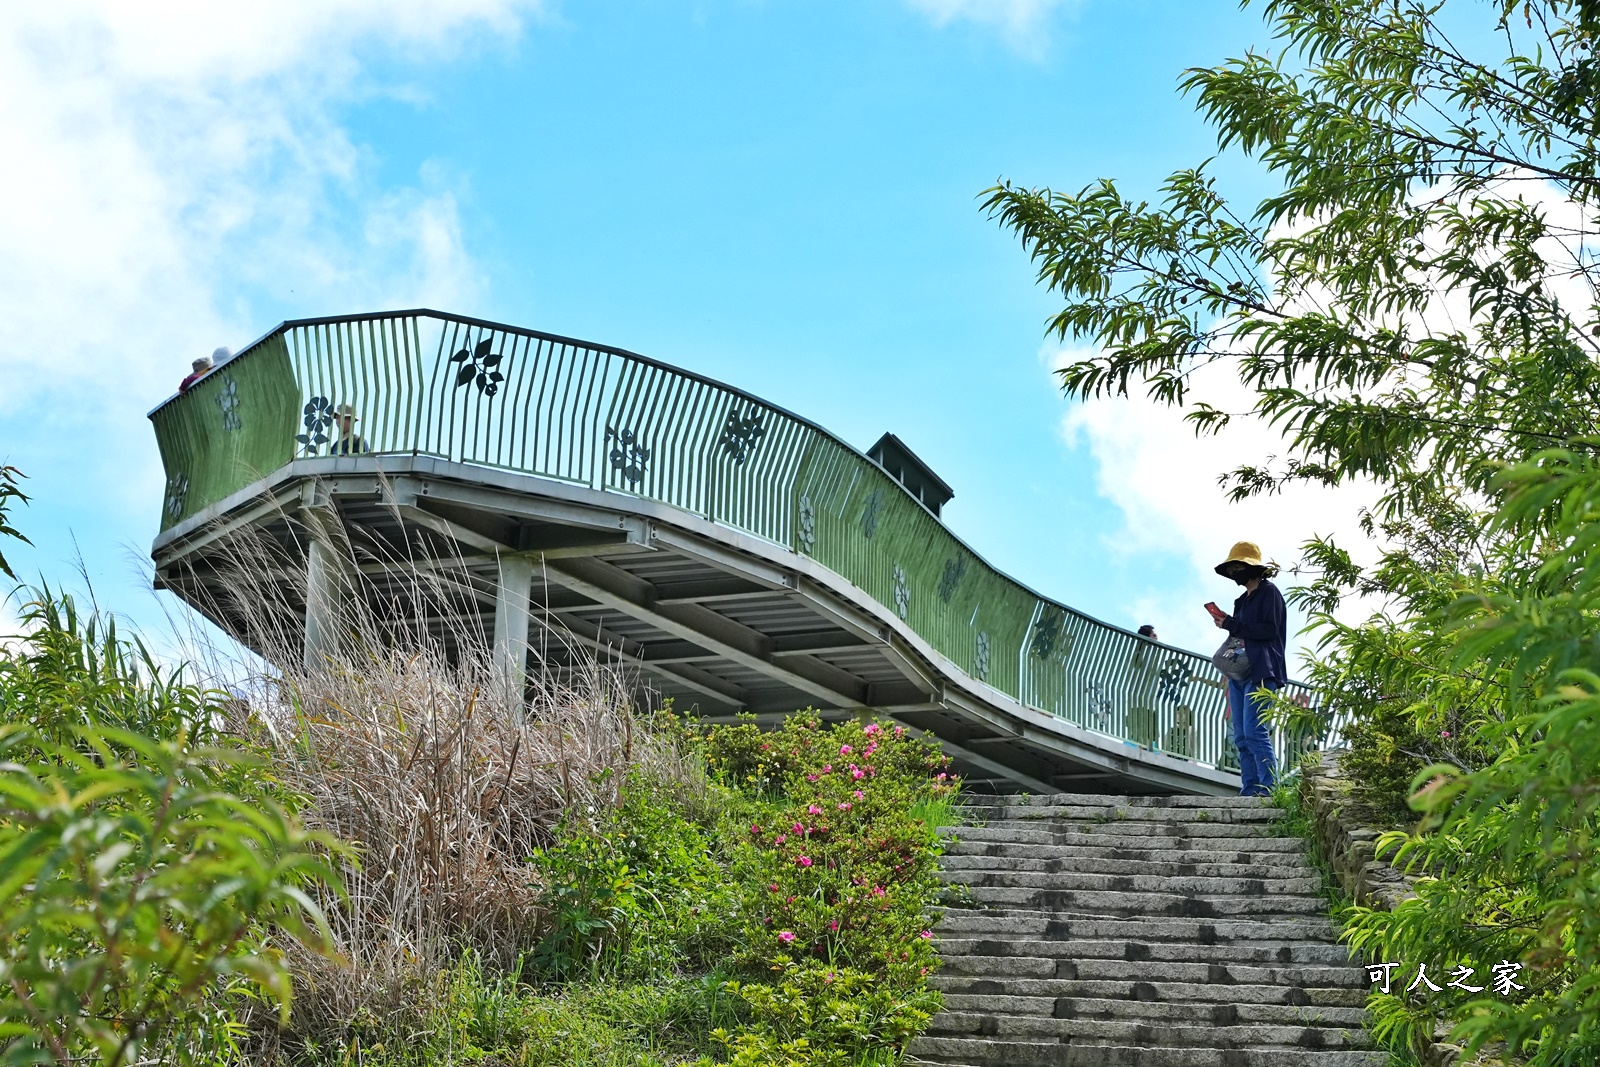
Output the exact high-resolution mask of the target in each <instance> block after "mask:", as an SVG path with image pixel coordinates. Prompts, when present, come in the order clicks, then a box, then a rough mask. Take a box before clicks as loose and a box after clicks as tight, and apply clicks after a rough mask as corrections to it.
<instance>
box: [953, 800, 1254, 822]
mask: <svg viewBox="0 0 1600 1067" xmlns="http://www.w3.org/2000/svg"><path fill="white" fill-rule="evenodd" d="M960 814H961V815H962V816H964V817H965V818H966V820H967V821H969V822H980V821H981V822H993V821H995V820H1008V821H1009V820H1015V821H1021V822H1028V821H1032V820H1035V819H1083V820H1090V821H1095V822H1128V823H1140V822H1161V823H1171V822H1183V823H1191V822H1199V823H1205V822H1220V823H1277V822H1282V821H1283V812H1282V811H1280V810H1278V809H1277V808H1273V807H1248V808H1247V807H1220V806H1207V807H1203V808H1202V807H1186V808H1165V807H1163V808H1156V807H1142V806H1137V805H1130V804H1076V803H1067V804H1031V805H1024V804H968V805H966V806H965V807H963V808H961V809H960Z"/></svg>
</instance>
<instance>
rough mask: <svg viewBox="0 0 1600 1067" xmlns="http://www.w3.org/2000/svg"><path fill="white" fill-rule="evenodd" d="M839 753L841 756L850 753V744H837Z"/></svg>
mask: <svg viewBox="0 0 1600 1067" xmlns="http://www.w3.org/2000/svg"><path fill="white" fill-rule="evenodd" d="M839 755H841V756H848V755H850V746H849V745H840V746H839Z"/></svg>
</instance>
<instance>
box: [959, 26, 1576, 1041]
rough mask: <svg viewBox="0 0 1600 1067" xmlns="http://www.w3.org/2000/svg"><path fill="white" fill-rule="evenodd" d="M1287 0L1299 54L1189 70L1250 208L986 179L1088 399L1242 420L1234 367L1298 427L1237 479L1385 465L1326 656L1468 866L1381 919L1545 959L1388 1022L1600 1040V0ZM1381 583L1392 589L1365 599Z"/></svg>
mask: <svg viewBox="0 0 1600 1067" xmlns="http://www.w3.org/2000/svg"><path fill="white" fill-rule="evenodd" d="M1259 6H1260V8H1261V10H1262V12H1263V14H1264V16H1265V18H1266V21H1267V24H1268V26H1269V28H1270V30H1271V34H1272V37H1273V39H1274V41H1275V45H1274V50H1273V51H1270V52H1260V51H1254V50H1252V51H1248V52H1246V53H1245V54H1244V55H1243V56H1242V57H1240V58H1236V59H1232V60H1229V61H1227V62H1225V63H1222V64H1221V65H1219V66H1216V67H1213V68H1206V69H1201V70H1192V71H1189V72H1188V73H1187V74H1186V75H1185V76H1184V78H1183V86H1184V88H1185V89H1186V90H1187V91H1189V92H1190V93H1191V94H1193V96H1194V98H1195V99H1196V101H1197V103H1198V108H1199V110H1200V112H1201V113H1202V114H1203V115H1204V117H1205V118H1206V119H1207V120H1208V121H1209V122H1210V123H1211V124H1212V125H1213V126H1214V127H1215V129H1216V131H1217V140H1218V145H1219V148H1220V149H1223V150H1228V151H1234V152H1239V153H1242V154H1243V155H1244V156H1246V157H1247V158H1249V159H1251V160H1253V161H1255V162H1257V163H1258V164H1260V165H1261V166H1262V167H1263V168H1264V169H1265V171H1266V172H1267V173H1268V174H1269V175H1271V176H1272V177H1273V178H1274V179H1276V182H1277V187H1276V191H1275V192H1273V193H1272V194H1271V195H1269V196H1267V197H1265V198H1264V199H1262V200H1261V201H1260V202H1259V203H1256V204H1254V205H1250V206H1247V207H1243V208H1241V207H1239V206H1237V205H1235V204H1233V203H1231V202H1230V201H1229V200H1228V198H1227V197H1226V195H1225V193H1224V191H1223V190H1222V189H1221V188H1220V187H1219V184H1218V182H1217V181H1216V180H1215V179H1214V178H1213V177H1212V176H1211V175H1210V174H1209V173H1208V170H1207V166H1206V165H1201V166H1198V167H1195V168H1193V169H1189V170H1183V171H1180V172H1178V173H1176V174H1173V175H1172V176H1171V177H1169V178H1168V179H1167V180H1166V182H1165V184H1164V185H1163V186H1162V193H1161V198H1160V201H1159V202H1158V203H1155V204H1151V203H1148V202H1145V201H1142V200H1139V199H1136V198H1133V197H1129V196H1128V195H1126V194H1125V193H1124V192H1123V191H1122V189H1120V188H1119V187H1118V185H1117V184H1116V183H1115V182H1112V181H1108V180H1102V181H1099V182H1096V183H1094V184H1092V185H1089V186H1087V187H1085V188H1083V189H1081V190H1079V191H1078V192H1076V193H1057V192H1053V191H1051V190H1049V189H1029V188H1023V187H1019V186H1015V185H1012V184H1010V183H1004V184H1001V185H999V186H997V187H995V188H993V189H991V190H989V192H988V194H987V199H986V204H987V207H988V209H989V210H990V211H991V212H992V214H993V215H994V216H995V217H996V218H998V219H999V220H1000V221H1001V222H1002V223H1003V224H1004V225H1006V226H1008V227H1010V228H1012V229H1013V230H1015V231H1016V232H1017V234H1018V235H1019V236H1020V237H1021V239H1022V241H1023V243H1024V245H1025V247H1026V248H1027V249H1028V250H1029V251H1030V253H1031V254H1032V255H1033V257H1034V260H1035V261H1036V263H1037V264H1038V268H1039V278H1040V280H1041V281H1042V282H1043V283H1044V284H1046V285H1047V286H1049V287H1051V288H1053V289H1055V290H1057V291H1058V292H1059V293H1060V294H1061V295H1062V297H1063V298H1064V300H1065V303H1064V306H1063V307H1062V309H1061V311H1060V312H1059V313H1058V314H1057V315H1056V316H1055V317H1054V319H1053V320H1052V321H1051V328H1052V329H1053V330H1054V331H1055V332H1057V333H1058V334H1060V335H1061V336H1062V337H1073V338H1076V339H1079V340H1088V341H1091V342H1093V343H1094V344H1095V346H1096V349H1097V350H1096V351H1095V353H1094V354H1093V355H1091V356H1088V357H1086V358H1083V359H1081V360H1079V361H1077V362H1076V363H1074V364H1072V365H1071V366H1069V367H1067V368H1065V370H1064V371H1063V372H1062V380H1063V385H1064V387H1065V389H1066V391H1067V392H1068V393H1070V394H1072V395H1075V396H1079V397H1084V398H1088V397H1093V396H1098V395H1108V394H1110V395H1116V394H1126V393H1128V392H1129V391H1130V390H1134V389H1143V390H1145V391H1146V392H1147V393H1148V394H1149V395H1150V396H1152V397H1154V398H1156V399H1158V400H1160V401H1164V402H1166V403H1169V404H1173V405H1180V406H1184V407H1186V408H1187V409H1188V418H1189V419H1191V420H1192V421H1193V424H1194V426H1195V427H1196V430H1197V432H1206V431H1215V430H1217V429H1220V428H1221V427H1223V426H1225V425H1227V423H1228V422H1229V420H1230V419H1232V418H1235V417H1238V415H1239V414H1240V413H1235V412H1228V411H1224V410H1221V409H1219V408H1216V407H1213V406H1210V405H1208V404H1206V403H1204V402H1202V401H1200V400H1199V399H1197V398H1196V397H1194V396H1193V395H1192V392H1191V381H1192V376H1193V374H1194V372H1195V371H1196V370H1197V369H1198V368H1199V367H1202V366H1204V365H1207V364H1212V363H1217V362H1219V361H1221V362H1225V363H1227V364H1228V365H1230V366H1231V367H1232V368H1233V369H1234V371H1236V374H1237V377H1238V379H1239V380H1240V381H1241V382H1243V383H1244V384H1245V385H1246V386H1248V387H1249V388H1250V390H1251V392H1252V394H1253V396H1254V403H1253V407H1252V410H1251V411H1250V412H1249V414H1250V415H1252V416H1254V417H1258V418H1261V419H1264V420H1265V421H1267V422H1268V423H1270V424H1272V425H1274V426H1276V427H1277V428H1278V429H1280V430H1281V432H1282V434H1283V438H1284V455H1283V456H1282V457H1281V458H1279V459H1268V458H1266V457H1258V458H1250V459H1247V460H1246V462H1243V463H1241V465H1240V466H1239V467H1238V468H1237V469H1235V470H1234V471H1232V472H1231V473H1230V474H1229V475H1227V476H1226V477H1225V479H1224V485H1225V487H1226V488H1227V490H1228V491H1229V492H1230V493H1231V494H1232V495H1233V496H1234V497H1235V498H1241V497H1244V496H1249V495H1252V494H1262V493H1272V492H1274V491H1276V490H1278V489H1280V488H1281V487H1282V486H1284V485H1285V484H1288V483H1291V482H1295V481H1310V482H1316V483H1323V484H1330V485H1331V484H1338V483H1341V482H1345V481H1349V480H1351V479H1359V478H1364V479H1370V480H1372V481H1373V482H1375V483H1376V484H1377V485H1378V486H1379V487H1380V488H1381V491H1382V495H1381V497H1380V500H1379V503H1378V505H1377V506H1376V507H1375V508H1374V509H1372V510H1371V511H1370V512H1367V513H1364V514H1363V515H1362V522H1363V526H1364V528H1365V530H1366V532H1367V533H1368V534H1369V535H1371V537H1372V538H1373V540H1374V541H1375V543H1376V545H1377V547H1378V549H1379V552H1380V555H1379V559H1378V562H1377V563H1376V564H1375V565H1372V566H1367V567H1363V566H1359V565H1357V563H1356V562H1355V561H1354V558H1353V557H1352V555H1351V554H1350V551H1349V549H1348V547H1347V546H1344V545H1340V544H1336V543H1334V542H1333V541H1332V540H1329V539H1318V540H1315V541H1313V542H1311V543H1310V544H1308V545H1307V546H1306V563H1307V564H1308V566H1309V568H1310V571H1311V574H1312V579H1311V581H1310V583H1309V584H1308V585H1307V586H1306V587H1304V588H1302V589H1300V590H1298V591H1297V593H1296V595H1297V597H1298V598H1299V600H1300V602H1301V603H1303V604H1304V605H1306V606H1307V607H1308V608H1309V609H1310V610H1311V612H1312V616H1313V620H1314V622H1315V624H1316V625H1317V626H1318V627H1319V628H1320V631H1321V635H1322V642H1323V643H1322V645H1321V650H1322V653H1323V655H1322V657H1321V658H1320V660H1319V661H1318V662H1317V664H1316V665H1315V667H1314V670H1313V680H1314V681H1315V682H1316V683H1317V684H1318V685H1319V686H1320V687H1321V688H1323V689H1324V690H1325V691H1327V692H1329V693H1330V694H1331V695H1332V696H1333V698H1334V700H1335V701H1336V702H1337V704H1338V705H1339V706H1341V707H1342V708H1343V709H1344V710H1346V711H1348V712H1350V713H1351V714H1353V715H1354V716H1355V717H1356V720H1357V722H1356V726H1355V727H1354V728H1353V730H1352V732H1351V739H1352V741H1353V742H1355V746H1356V747H1355V751H1354V752H1353V753H1352V759H1353V760H1355V761H1356V762H1357V763H1361V762H1362V761H1365V762H1364V768H1363V773H1361V775H1360V778H1361V779H1362V780H1364V781H1365V782H1367V783H1368V785H1369V788H1372V787H1375V788H1376V789H1377V790H1379V791H1380V792H1381V790H1383V788H1384V787H1385V786H1387V788H1388V789H1389V790H1390V791H1391V792H1390V795H1389V796H1388V797H1382V796H1380V797H1378V799H1379V801H1380V806H1384V805H1387V807H1388V809H1389V810H1390V811H1391V813H1393V814H1396V815H1398V814H1400V805H1399V801H1400V795H1405V794H1410V793H1412V791H1413V790H1415V789H1418V787H1420V791H1419V792H1416V794H1415V795H1414V796H1411V797H1410V801H1411V807H1412V808H1414V809H1417V810H1421V811H1423V812H1425V814H1426V818H1425V819H1424V821H1423V822H1422V823H1421V824H1420V825H1419V826H1417V827H1415V828H1414V830H1412V831H1401V832H1400V834H1399V836H1397V837H1396V838H1394V839H1393V840H1391V841H1390V842H1389V844H1390V846H1391V847H1402V850H1403V853H1404V856H1405V858H1406V859H1407V860H1408V861H1409V860H1416V861H1417V862H1418V863H1421V864H1422V865H1423V867H1422V868H1421V869H1425V870H1426V871H1428V872H1429V873H1430V875H1435V876H1438V875H1443V877H1439V878H1438V880H1430V881H1425V882H1424V883H1423V885H1422V889H1421V892H1420V895H1419V897H1418V899H1417V900H1416V901H1414V902H1413V903H1411V904H1409V905H1407V906H1406V907H1405V908H1403V909H1402V910H1401V911H1400V912H1398V913H1396V914H1395V915H1394V916H1392V917H1389V916H1381V915H1376V914H1373V913H1370V912H1366V913H1361V914H1360V915H1358V916H1357V917H1356V920H1355V922H1354V925H1353V927H1352V928H1351V929H1352V936H1353V938H1354V939H1355V941H1356V942H1357V943H1358V944H1360V945H1362V946H1363V947H1364V948H1366V949H1368V950H1369V951H1371V952H1372V953H1374V954H1375V955H1379V956H1382V957H1383V958H1386V959H1390V960H1396V959H1406V960H1409V961H1411V962H1421V961H1427V962H1430V963H1439V964H1444V965H1446V966H1450V965H1454V964H1457V963H1466V964H1475V965H1478V966H1480V967H1487V966H1490V965H1492V964H1493V963H1496V962H1499V961H1500V960H1501V959H1506V960H1509V961H1515V962H1521V963H1524V964H1525V965H1527V967H1528V968H1530V972H1529V973H1532V974H1533V975H1534V978H1533V980H1532V983H1531V986H1530V988H1529V990H1527V991H1526V992H1525V993H1524V994H1521V996H1520V999H1518V998H1510V999H1508V998H1504V997H1492V996H1491V995H1490V994H1485V995H1483V996H1480V997H1476V998H1473V997H1470V996H1465V995H1463V997H1462V998H1461V999H1459V1000H1455V1001H1450V1000H1448V998H1440V999H1438V1000H1430V1001H1429V1002H1427V1003H1420V1002H1418V1001H1414V1000H1409V1001H1408V1000H1406V999H1404V998H1400V997H1395V998H1389V999H1388V1000H1386V1001H1380V1002H1379V1003H1377V1004H1376V1005H1375V1007H1376V1008H1377V1009H1378V1013H1379V1015H1380V1017H1381V1019H1382V1026H1381V1029H1382V1031H1383V1032H1384V1033H1385V1034H1386V1035H1388V1036H1390V1037H1392V1038H1394V1039H1395V1040H1397V1041H1409V1042H1412V1043H1414V1044H1415V1043H1419V1042H1420V1041H1421V1040H1422V1039H1423V1038H1425V1037H1426V1036H1429V1034H1430V1033H1431V1031H1432V1023H1433V1021H1434V1018H1433V1017H1434V1016H1435V1015H1436V1014H1438V1013H1440V1012H1443V1013H1444V1014H1445V1015H1446V1016H1447V1017H1449V1018H1450V1019H1453V1020H1455V1021H1457V1022H1459V1023H1460V1026H1461V1029H1460V1034H1461V1036H1463V1037H1465V1038H1470V1039H1471V1040H1472V1041H1473V1042H1474V1043H1477V1044H1481V1043H1483V1042H1485V1041H1488V1040H1491V1039H1496V1038H1504V1039H1506V1040H1508V1041H1510V1042H1511V1043H1512V1044H1513V1045H1515V1046H1517V1047H1518V1048H1519V1049H1520V1051H1521V1052H1522V1053H1524V1054H1527V1055H1529V1056H1531V1057H1532V1059H1533V1062H1535V1063H1538V1064H1568V1063H1570V1064H1578V1063H1592V1062H1596V1060H1597V1058H1600V982H1597V981H1596V980H1595V979H1594V978H1593V975H1595V974H1597V973H1600V968H1597V964H1600V941H1597V938H1596V930H1595V929H1594V928H1593V924H1594V922H1595V914H1596V913H1597V909H1595V907H1594V905H1593V903H1592V902H1593V900H1594V899H1595V896H1594V894H1595V892H1596V889H1597V888H1600V886H1596V884H1595V883H1594V882H1593V880H1592V879H1593V877H1594V875H1593V873H1592V872H1594V871H1595V870H1597V869H1600V864H1597V862H1596V861H1597V859H1600V857H1595V856H1594V855H1593V848H1594V845H1593V841H1594V839H1595V834H1596V831H1600V823H1597V821H1596V814H1595V801H1594V797H1595V793H1596V789H1597V787H1596V786H1595V785H1594V782H1595V777H1594V775H1595V771H1596V770H1597V769H1600V768H1597V767H1596V762H1597V760H1600V736H1597V735H1596V733H1595V727H1594V726H1593V725H1592V724H1593V723H1594V722H1595V714H1594V713H1595V711H1596V710H1600V704H1597V703H1596V690H1595V686H1594V680H1595V678H1596V676H1597V675H1600V643H1597V641H1596V629H1597V626H1596V624H1597V620H1600V600H1597V599H1596V598H1595V595H1594V591H1593V581H1594V579H1592V578H1591V577H1590V575H1591V574H1592V573H1593V571H1594V564H1595V563H1597V562H1600V560H1595V559H1593V558H1591V557H1592V555H1593V537H1594V535H1593V533H1592V532H1590V531H1589V530H1588V529H1587V528H1586V524H1587V523H1591V522H1592V520H1593V518H1594V514H1593V508H1594V501H1595V500H1596V499H1597V498H1596V497H1595V496H1594V493H1595V490H1596V485H1597V484H1600V483H1597V482H1596V473H1595V470H1596V468H1595V463H1596V456H1597V453H1600V294H1597V290H1596V283H1597V281H1600V278H1597V274H1596V267H1597V264H1596V261H1595V250H1594V247H1593V242H1592V238H1591V236H1590V233H1591V230H1592V229H1593V226H1594V221H1595V220H1594V210H1595V206H1596V201H1597V198H1600V149H1597V135H1600V110H1597V108H1600V91H1597V90H1600V66H1597V63H1596V59H1595V56H1594V45H1595V40H1596V33H1597V31H1600V10H1597V8H1600V5H1595V4H1593V3H1590V2H1587V0H1585V2H1575V0H1495V2H1493V3H1487V4H1484V3H1479V4H1467V3H1460V2H1456V3H1451V2H1446V0H1437V2H1419V0H1267V2H1265V3H1261V4H1260V5H1259ZM1586 568H1587V569H1586ZM1352 593H1362V594H1367V595H1372V596H1375V597H1377V598H1379V599H1380V600H1381V601H1382V602H1383V603H1384V605H1385V609H1384V613H1383V614H1381V615H1378V616H1376V617H1374V618H1372V619H1370V620H1368V621H1367V622H1365V623H1363V624H1360V625H1345V624H1341V623H1340V622H1338V621H1337V620H1336V619H1335V618H1334V617H1333V611H1334V609H1335V608H1337V607H1338V606H1339V604H1340V603H1341V602H1342V601H1343V600H1344V599H1345V598H1346V597H1348V596H1349V595H1350V594H1352ZM1375 771H1381V772H1382V773H1373V772H1375ZM1413 775H1414V777H1413ZM1408 777H1410V778H1411V780H1410V781H1409V782H1407V783H1406V784H1407V787H1408V788H1406V789H1404V790H1400V789H1399V788H1398V786H1399V783H1400V782H1401V781H1404V780H1405V779H1406V778H1408ZM1397 794H1398V795H1397ZM1412 814H1413V815H1414V814H1415V813H1414V812H1413V813H1412ZM1490 956H1493V957H1494V958H1493V959H1490V958H1489V957H1490ZM1480 973H1481V972H1480Z"/></svg>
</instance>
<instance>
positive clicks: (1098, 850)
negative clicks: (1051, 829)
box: [944, 838, 1316, 872]
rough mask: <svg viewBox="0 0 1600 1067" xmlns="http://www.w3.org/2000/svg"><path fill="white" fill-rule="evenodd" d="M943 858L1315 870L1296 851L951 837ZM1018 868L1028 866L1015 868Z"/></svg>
mask: <svg viewBox="0 0 1600 1067" xmlns="http://www.w3.org/2000/svg"><path fill="white" fill-rule="evenodd" d="M944 856H945V859H946V860H949V859H952V858H955V857H960V858H961V859H963V860H974V859H981V858H989V859H996V860H1009V861H1013V862H1015V863H1018V864H1030V863H1053V862H1061V861H1070V862H1072V863H1075V864H1077V863H1096V864H1099V863H1175V864H1180V865H1182V864H1188V865H1202V864H1210V865H1213V866H1223V865H1233V866H1239V867H1258V866H1259V867H1274V868H1280V869H1292V870H1295V871H1307V872H1311V871H1315V870H1316V868H1315V867H1314V866H1313V865H1312V863H1311V857H1310V856H1307V855H1305V854H1303V853H1297V852H1268V851H1250V850H1248V849H1246V850H1243V851H1239V852H1227V851H1223V850H1221V849H1212V848H1196V849H1176V848H1161V849H1157V848H1105V847H1102V846H1094V845H1057V844H1013V843H1011V842H1005V841H971V840H967V839H964V838H963V839H959V840H953V841H950V842H948V843H947V844H945V846H944ZM1019 869H1031V868H1026V867H1019Z"/></svg>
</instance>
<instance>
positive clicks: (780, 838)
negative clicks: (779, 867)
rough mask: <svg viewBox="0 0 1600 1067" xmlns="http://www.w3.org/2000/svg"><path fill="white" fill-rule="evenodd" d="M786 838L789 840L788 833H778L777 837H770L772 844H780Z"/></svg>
mask: <svg viewBox="0 0 1600 1067" xmlns="http://www.w3.org/2000/svg"><path fill="white" fill-rule="evenodd" d="M787 840H789V835H788V834H779V835H778V836H777V837H774V838H773V839H772V843H773V844H774V845H781V844H783V843H784V842H785V841H787Z"/></svg>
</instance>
